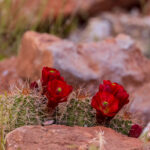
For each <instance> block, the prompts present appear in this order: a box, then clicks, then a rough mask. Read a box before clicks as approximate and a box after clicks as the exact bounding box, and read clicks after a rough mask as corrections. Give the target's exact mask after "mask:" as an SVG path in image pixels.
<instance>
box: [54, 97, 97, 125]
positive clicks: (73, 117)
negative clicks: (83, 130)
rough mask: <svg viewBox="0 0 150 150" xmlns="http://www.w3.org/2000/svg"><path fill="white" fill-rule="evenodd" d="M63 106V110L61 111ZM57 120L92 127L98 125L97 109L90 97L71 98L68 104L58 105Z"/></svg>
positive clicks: (61, 122) (57, 122) (65, 123)
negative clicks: (94, 108) (82, 98)
mask: <svg viewBox="0 0 150 150" xmlns="http://www.w3.org/2000/svg"><path fill="white" fill-rule="evenodd" d="M62 107H63V108H64V109H63V111H61V109H62ZM55 121H56V124H64V125H68V126H74V125H77V126H83V127H85V126H87V127H90V126H94V125H96V119H95V111H94V110H93V108H92V107H91V104H90V100H89V99H85V100H78V99H71V100H70V101H69V102H68V103H67V104H66V106H59V107H57V109H56V112H55Z"/></svg>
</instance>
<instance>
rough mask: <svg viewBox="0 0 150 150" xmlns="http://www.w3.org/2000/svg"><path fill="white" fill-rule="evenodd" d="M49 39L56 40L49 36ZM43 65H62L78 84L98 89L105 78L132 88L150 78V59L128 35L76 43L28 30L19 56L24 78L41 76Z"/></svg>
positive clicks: (19, 71)
mask: <svg viewBox="0 0 150 150" xmlns="http://www.w3.org/2000/svg"><path fill="white" fill-rule="evenodd" d="M45 36H46V38H47V39H53V40H45ZM43 66H49V67H54V68H56V69H58V70H59V71H60V72H61V74H62V76H64V77H65V80H66V81H67V82H69V83H70V84H71V85H74V87H82V86H83V87H85V88H86V91H88V90H89V91H90V92H91V93H95V92H96V91H97V88H98V85H99V83H100V82H101V81H102V80H104V79H105V80H111V81H112V82H118V83H120V84H123V85H124V86H125V88H127V89H128V90H129V91H130V90H132V89H134V88H137V87H140V86H141V85H143V84H144V83H146V82H148V81H150V78H149V76H150V71H149V70H150V61H149V60H148V59H147V58H145V57H144V56H143V55H142V54H141V52H140V51H139V49H138V48H137V47H136V45H135V44H134V41H133V40H132V39H131V38H130V37H129V36H126V35H119V36H117V37H116V38H112V39H107V40H104V41H101V42H89V43H81V44H74V43H73V42H70V41H67V40H60V39H58V38H56V37H53V36H51V35H50V36H49V35H45V34H38V33H35V32H27V33H26V34H25V35H24V37H23V39H22V44H21V49H20V54H19V58H18V64H17V71H18V73H19V75H20V76H21V77H22V78H29V79H32V80H36V79H39V78H40V74H41V70H42V67H43Z"/></svg>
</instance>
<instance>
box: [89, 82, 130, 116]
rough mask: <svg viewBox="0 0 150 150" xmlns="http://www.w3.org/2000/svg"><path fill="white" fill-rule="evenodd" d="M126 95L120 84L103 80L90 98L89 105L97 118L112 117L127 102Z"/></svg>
mask: <svg viewBox="0 0 150 150" xmlns="http://www.w3.org/2000/svg"><path fill="white" fill-rule="evenodd" d="M128 97H129V95H128V94H127V92H126V91H125V90H124V88H123V87H122V86H121V85H119V84H117V83H111V82H110V81H106V80H104V81H103V84H100V87H99V91H98V92H97V93H96V95H95V96H94V97H93V98H92V103H91V105H92V107H93V108H95V109H96V111H97V115H99V116H97V118H98V117H101V118H104V117H114V116H115V115H116V113H117V112H118V111H119V110H120V109H121V108H122V107H123V106H124V105H125V104H127V103H128V102H129V99H128ZM102 115H103V116H102Z"/></svg>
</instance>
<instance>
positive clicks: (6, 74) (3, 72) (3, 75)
mask: <svg viewBox="0 0 150 150" xmlns="http://www.w3.org/2000/svg"><path fill="white" fill-rule="evenodd" d="M16 64H17V58H16V57H12V58H10V59H6V60H4V61H1V62H0V93H2V92H5V91H10V90H11V88H13V87H15V86H17V84H19V83H22V80H21V78H20V77H19V76H18V74H17V72H16Z"/></svg>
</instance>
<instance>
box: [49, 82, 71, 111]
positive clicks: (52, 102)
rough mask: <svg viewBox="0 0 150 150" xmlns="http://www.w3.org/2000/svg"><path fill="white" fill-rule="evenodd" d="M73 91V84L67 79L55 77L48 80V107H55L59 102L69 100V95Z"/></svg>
mask: <svg viewBox="0 0 150 150" xmlns="http://www.w3.org/2000/svg"><path fill="white" fill-rule="evenodd" d="M71 92H72V86H70V85H68V84H67V83H66V82H65V81H62V80H57V79H54V80H52V81H49V82H48V87H47V92H46V96H47V98H48V107H51V108H55V107H56V106H57V105H58V103H62V102H65V101H67V97H68V95H69V94H70V93H71Z"/></svg>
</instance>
